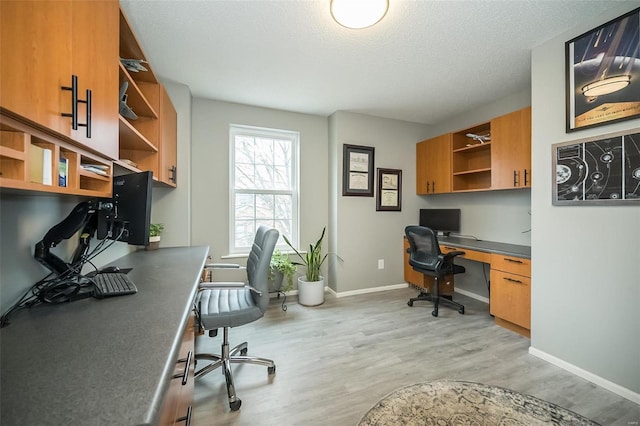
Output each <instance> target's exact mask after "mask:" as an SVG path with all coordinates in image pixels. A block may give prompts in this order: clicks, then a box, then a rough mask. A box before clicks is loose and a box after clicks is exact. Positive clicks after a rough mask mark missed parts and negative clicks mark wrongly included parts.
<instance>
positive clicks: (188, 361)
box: [173, 351, 193, 386]
mask: <svg viewBox="0 0 640 426" xmlns="http://www.w3.org/2000/svg"><path fill="white" fill-rule="evenodd" d="M192 359H193V351H189V353H188V354H187V357H186V358H181V359H179V360H178V362H184V363H185V365H184V371H183V372H182V374H176V375H174V376H173V378H174V379H178V378H180V377H182V386H184V385H186V384H187V380H188V379H189V367H190V366H191V360H192Z"/></svg>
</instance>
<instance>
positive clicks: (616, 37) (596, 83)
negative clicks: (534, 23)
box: [565, 8, 640, 132]
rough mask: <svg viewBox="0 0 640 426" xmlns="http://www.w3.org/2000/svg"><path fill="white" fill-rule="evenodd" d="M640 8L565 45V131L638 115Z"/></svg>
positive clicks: (639, 104) (639, 111)
mask: <svg viewBox="0 0 640 426" xmlns="http://www.w3.org/2000/svg"><path fill="white" fill-rule="evenodd" d="M639 21H640V8H637V9H635V10H632V11H631V12H628V13H626V14H624V15H622V16H620V17H618V18H616V19H614V20H612V21H609V22H607V23H605V24H603V25H601V26H599V27H597V28H594V29H592V30H591V31H587V32H586V33H584V34H582V35H580V36H578V37H576V38H574V39H572V40H569V41H568V42H566V43H565V56H566V57H565V65H566V73H567V80H566V91H567V132H572V131H575V130H580V129H586V128H589V127H595V126H602V125H604V124H609V123H613V122H617V121H623V120H629V119H632V118H635V117H638V116H640V89H639V88H638V87H637V86H638V84H639V81H640V39H639V37H640V25H639Z"/></svg>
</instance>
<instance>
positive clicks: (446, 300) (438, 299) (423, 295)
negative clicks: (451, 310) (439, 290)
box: [407, 291, 464, 317]
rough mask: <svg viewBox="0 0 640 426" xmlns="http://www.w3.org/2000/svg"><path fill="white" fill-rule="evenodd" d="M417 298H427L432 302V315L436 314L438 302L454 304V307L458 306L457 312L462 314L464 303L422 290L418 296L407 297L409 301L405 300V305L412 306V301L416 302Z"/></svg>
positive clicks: (435, 315)
mask: <svg viewBox="0 0 640 426" xmlns="http://www.w3.org/2000/svg"><path fill="white" fill-rule="evenodd" d="M419 300H428V301H429V302H433V311H432V312H431V315H433V316H434V317H437V316H438V306H439V304H440V302H444V303H449V304H451V305H453V306H455V307H456V308H458V312H459V313H461V314H464V305H462V304H460V303H458V302H454V301H453V298H452V297H451V296H437V295H433V294H431V293H426V292H424V291H421V292H420V294H418V296H416V297H412V298H411V299H409V301H408V302H407V305H409V306H413V302H416V301H419Z"/></svg>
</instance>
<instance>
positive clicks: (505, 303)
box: [490, 269, 531, 330]
mask: <svg viewBox="0 0 640 426" xmlns="http://www.w3.org/2000/svg"><path fill="white" fill-rule="evenodd" d="M490 299H491V300H490V302H491V303H490V307H491V314H492V315H494V316H495V317H496V318H501V319H503V320H506V321H509V322H510V323H513V324H516V325H519V326H520V327H523V328H525V329H527V330H530V329H531V278H529V277H523V276H521V275H515V274H510V273H507V272H502V271H497V270H494V269H492V270H491V295H490Z"/></svg>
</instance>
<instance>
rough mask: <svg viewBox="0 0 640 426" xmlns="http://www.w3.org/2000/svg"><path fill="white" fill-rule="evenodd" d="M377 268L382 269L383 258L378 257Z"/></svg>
mask: <svg viewBox="0 0 640 426" xmlns="http://www.w3.org/2000/svg"><path fill="white" fill-rule="evenodd" d="M378 269H384V259H378Z"/></svg>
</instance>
